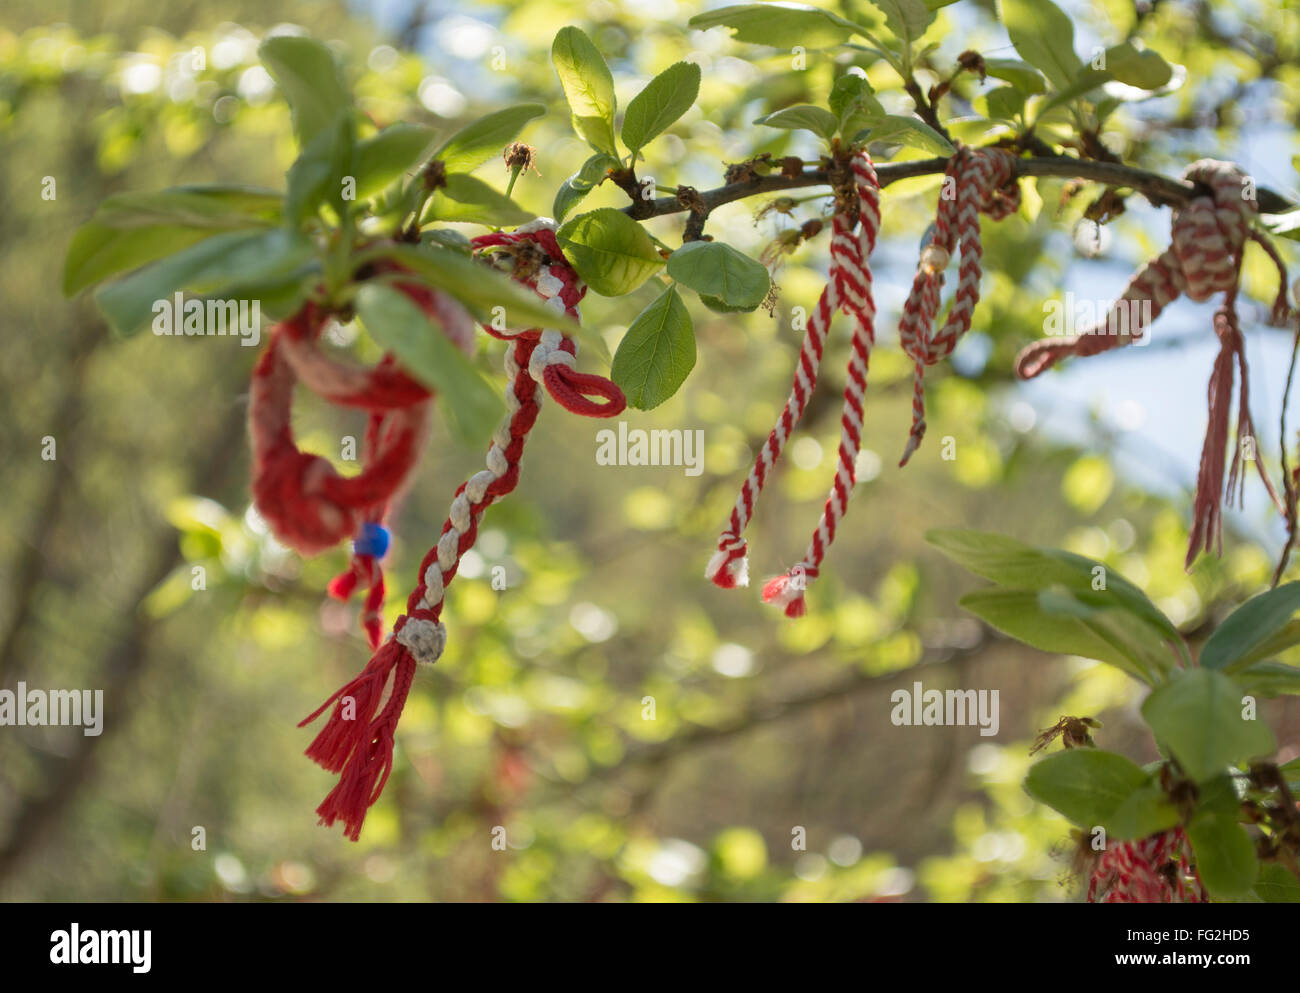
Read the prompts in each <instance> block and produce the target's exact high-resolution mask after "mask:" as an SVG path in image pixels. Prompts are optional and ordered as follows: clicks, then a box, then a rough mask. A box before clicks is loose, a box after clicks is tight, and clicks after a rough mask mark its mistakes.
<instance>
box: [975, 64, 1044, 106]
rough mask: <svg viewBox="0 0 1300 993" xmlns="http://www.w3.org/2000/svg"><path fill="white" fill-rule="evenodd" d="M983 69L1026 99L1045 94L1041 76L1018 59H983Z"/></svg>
mask: <svg viewBox="0 0 1300 993" xmlns="http://www.w3.org/2000/svg"><path fill="white" fill-rule="evenodd" d="M984 69H985V71H986V72H987V73H988V74H989V75H990V76H993V77H994V78H995V79H1002V80H1005V81H1006V82H1008V83H1010V84H1011V85H1012V86H1014V87H1015V88H1016V89H1017V90H1019V91H1020V92H1021V93H1023V94H1024V95H1025V96H1027V97H1031V96H1035V95H1036V94H1039V93H1045V92H1047V83H1046V82H1045V81H1044V80H1043V74H1042V73H1041V72H1039V71H1038V70H1037V69H1035V68H1034V67H1033V66H1031V65H1030V64H1029V63H1028V62H1021V61H1020V60H1019V59H985V60H984Z"/></svg>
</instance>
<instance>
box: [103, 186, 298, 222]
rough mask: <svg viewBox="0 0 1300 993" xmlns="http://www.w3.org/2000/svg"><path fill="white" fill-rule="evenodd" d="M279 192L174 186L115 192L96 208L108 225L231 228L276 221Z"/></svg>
mask: <svg viewBox="0 0 1300 993" xmlns="http://www.w3.org/2000/svg"><path fill="white" fill-rule="evenodd" d="M282 200H283V196H282V194H279V193H276V192H274V191H272V190H259V189H254V188H252V187H245V186H177V187H173V188H172V189H168V190H158V191H156V192H153V193H116V194H114V195H113V196H110V197H108V198H106V199H105V200H104V201H103V202H102V203H101V204H100V205H99V208H98V209H97V210H96V211H95V217H94V220H95V221H96V222H98V223H100V224H103V225H104V226H106V227H110V228H119V229H126V228H143V227H156V226H159V225H167V226H174V227H185V228H203V229H206V230H208V231H234V230H237V229H239V228H252V227H260V226H265V225H271V224H275V223H276V222H278V221H279V219H280V203H281V201H282Z"/></svg>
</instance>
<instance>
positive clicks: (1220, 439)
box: [1184, 315, 1236, 569]
mask: <svg viewBox="0 0 1300 993" xmlns="http://www.w3.org/2000/svg"><path fill="white" fill-rule="evenodd" d="M1221 319H1222V318H1221V316H1220V315H1216V316H1215V326H1216V329H1217V328H1218V327H1219V324H1220V320H1221ZM1235 357H1236V356H1235V354H1234V352H1233V348H1232V343H1231V341H1230V340H1229V339H1228V336H1227V335H1223V336H1222V343H1221V347H1220V348H1219V354H1218V355H1217V356H1215V359H1214V370H1213V371H1212V372H1211V373H1210V385H1209V422H1208V423H1207V424H1206V426H1205V443H1204V445H1203V446H1202V447H1201V465H1200V469H1199V470H1198V472H1197V474H1196V499H1195V501H1194V502H1193V504H1192V533H1191V535H1190V536H1189V537H1188V542H1187V560H1186V562H1185V563H1184V565H1185V567H1186V568H1188V569H1190V568H1191V567H1192V563H1193V562H1194V561H1196V556H1197V555H1199V554H1200V553H1201V552H1202V551H1206V552H1209V551H1210V550H1211V549H1212V548H1213V547H1214V546H1215V545H1216V544H1217V545H1218V547H1219V548H1220V549H1222V546H1223V519H1222V513H1223V509H1222V502H1223V468H1224V466H1223V461H1224V458H1225V457H1226V452H1225V449H1226V448H1227V445H1228V407H1229V403H1230V401H1231V398H1232V378H1233V376H1232V372H1233V368H1232V364H1233V360H1234V359H1235Z"/></svg>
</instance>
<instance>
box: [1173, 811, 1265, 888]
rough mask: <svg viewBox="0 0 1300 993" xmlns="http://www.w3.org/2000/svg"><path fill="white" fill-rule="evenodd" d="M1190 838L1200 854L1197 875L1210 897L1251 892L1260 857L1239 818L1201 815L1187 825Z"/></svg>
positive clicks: (1196, 852)
mask: <svg viewBox="0 0 1300 993" xmlns="http://www.w3.org/2000/svg"><path fill="white" fill-rule="evenodd" d="M1187 840H1188V841H1190V842H1191V843H1192V851H1193V853H1194V854H1195V855H1196V874H1197V875H1198V876H1200V877H1201V882H1202V883H1203V884H1204V885H1205V889H1206V891H1207V892H1208V893H1209V894H1210V896H1212V897H1215V898H1217V899H1221V900H1223V899H1233V898H1236V897H1242V896H1245V895H1246V894H1248V893H1249V892H1250V889H1251V887H1252V886H1254V885H1255V879H1256V878H1257V876H1258V874H1259V859H1258V858H1256V856H1255V843H1254V842H1253V841H1251V840H1250V835H1249V834H1247V833H1246V829H1245V828H1243V827H1242V826H1241V825H1240V824H1238V823H1237V821H1236V819H1235V818H1231V817H1224V816H1222V815H1219V814H1201V815H1200V816H1198V817H1196V818H1195V819H1193V821H1192V823H1191V824H1189V825H1187Z"/></svg>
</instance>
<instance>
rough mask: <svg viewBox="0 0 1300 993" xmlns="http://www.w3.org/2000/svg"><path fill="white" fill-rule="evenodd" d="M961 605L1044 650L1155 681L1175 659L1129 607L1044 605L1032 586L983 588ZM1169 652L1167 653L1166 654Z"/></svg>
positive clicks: (968, 596)
mask: <svg viewBox="0 0 1300 993" xmlns="http://www.w3.org/2000/svg"><path fill="white" fill-rule="evenodd" d="M960 604H961V606H962V607H964V608H965V609H967V610H969V611H970V612H971V613H973V614H975V616H977V617H979V618H980V619H981V620H983V621H984V622H985V623H987V624H989V625H991V626H992V627H994V628H996V629H997V630H999V631H1001V632H1002V633H1004V634H1007V635H1010V636H1011V637H1013V638H1017V639H1019V640H1020V641H1023V642H1024V643H1025V644H1027V645H1030V646H1032V647H1034V648H1037V649H1039V650H1041V651H1044V652H1053V653H1056V654H1059V655H1080V656H1082V657H1084V658H1089V659H1098V660H1099V661H1102V662H1109V663H1110V664H1111V665H1113V666H1116V667H1117V668H1119V669H1121V670H1123V671H1124V672H1127V673H1128V674H1129V675H1130V676H1133V677H1134V678H1135V679H1139V680H1141V681H1142V682H1144V683H1146V684H1147V685H1149V686H1154V685H1156V683H1157V682H1158V681H1159V679H1160V676H1159V675H1157V674H1158V673H1160V672H1162V671H1163V670H1161V669H1159V668H1157V666H1158V665H1159V664H1161V663H1163V665H1164V667H1165V668H1168V666H1169V663H1170V661H1171V659H1170V656H1169V654H1168V650H1167V649H1166V648H1165V646H1164V642H1163V640H1162V639H1161V638H1160V636H1159V633H1158V632H1156V631H1154V630H1153V629H1152V628H1151V627H1150V626H1149V625H1147V624H1145V622H1143V621H1141V620H1140V619H1138V618H1137V617H1134V616H1133V615H1132V614H1131V613H1128V612H1127V611H1125V610H1123V609H1118V608H1114V609H1110V610H1098V611H1096V612H1095V613H1093V614H1092V615H1090V616H1088V617H1078V616H1073V615H1071V614H1067V613H1063V612H1060V611H1057V610H1047V609H1044V607H1043V606H1042V604H1041V603H1040V601H1039V594H1038V593H1037V592H1036V591H1032V590H980V591H978V592H975V593H968V594H967V595H966V596H964V597H962V599H961V601H960ZM1162 653H1163V655H1162Z"/></svg>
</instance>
